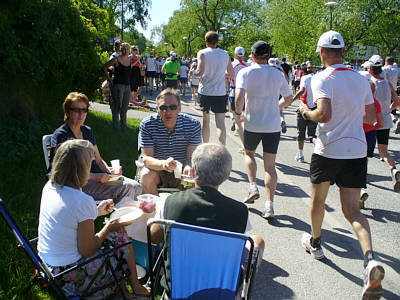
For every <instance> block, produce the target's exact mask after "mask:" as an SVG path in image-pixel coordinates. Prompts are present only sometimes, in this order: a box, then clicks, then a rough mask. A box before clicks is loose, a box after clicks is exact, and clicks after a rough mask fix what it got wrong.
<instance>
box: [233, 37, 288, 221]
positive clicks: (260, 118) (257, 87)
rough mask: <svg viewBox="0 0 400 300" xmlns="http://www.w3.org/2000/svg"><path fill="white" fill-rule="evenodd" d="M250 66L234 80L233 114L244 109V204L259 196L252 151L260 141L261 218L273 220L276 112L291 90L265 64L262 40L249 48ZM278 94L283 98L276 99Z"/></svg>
mask: <svg viewBox="0 0 400 300" xmlns="http://www.w3.org/2000/svg"><path fill="white" fill-rule="evenodd" d="M251 51H252V57H253V62H254V63H253V65H251V66H250V67H247V68H243V69H242V70H240V71H239V73H238V75H237V78H236V89H235V95H236V97H235V100H236V113H237V114H241V113H242V111H243V104H244V102H245V101H246V108H245V110H244V134H243V140H244V149H245V155H244V161H245V165H246V170H247V175H248V177H249V182H250V187H249V193H248V195H247V197H246V198H245V199H244V202H245V203H254V200H255V199H258V198H259V197H260V193H259V191H258V188H257V184H256V179H257V178H256V172H257V164H256V161H255V150H256V148H257V146H258V144H259V143H260V142H261V141H262V145H263V159H264V171H265V189H266V192H267V199H266V201H265V211H264V213H263V217H264V218H266V219H270V218H272V217H274V208H273V200H274V195H275V190H276V186H277V181H278V179H277V174H276V169H275V158H276V153H277V150H278V145H279V139H280V135H281V127H280V110H281V108H283V107H286V106H288V105H290V103H292V102H293V98H292V91H291V90H290V87H289V85H288V83H287V81H286V79H285V76H284V75H283V74H282V73H281V72H280V71H279V70H277V69H276V68H273V67H271V66H269V65H268V64H267V61H268V57H269V55H270V53H271V47H270V46H269V45H268V44H267V43H266V42H263V41H258V42H256V43H255V44H254V45H253V46H252V47H251ZM279 95H282V97H283V98H281V100H279Z"/></svg>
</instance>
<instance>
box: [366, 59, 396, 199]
mask: <svg viewBox="0 0 400 300" xmlns="http://www.w3.org/2000/svg"><path fill="white" fill-rule="evenodd" d="M369 62H370V63H371V66H370V68H369V72H370V74H371V82H373V83H374V84H375V92H374V97H375V99H376V100H377V101H378V102H379V104H380V105H381V109H382V114H383V120H384V124H383V127H382V128H380V129H378V130H377V131H376V140H377V141H378V151H379V155H380V157H381V158H382V159H383V160H384V161H385V162H386V164H387V165H388V166H389V168H390V173H391V175H392V179H393V190H394V191H395V192H396V193H398V192H400V171H399V170H397V169H396V162H395V160H394V159H393V157H392V156H391V155H390V154H389V153H388V151H387V150H388V145H389V134H390V128H392V127H393V121H392V117H391V114H390V112H391V111H393V110H394V109H396V108H397V107H399V105H400V100H399V97H398V96H397V93H396V92H395V90H394V89H393V86H392V85H391V84H390V82H389V81H388V80H386V79H384V78H383V76H384V74H383V72H382V63H381V57H380V56H379V55H373V56H372V57H371V58H370V59H369Z"/></svg>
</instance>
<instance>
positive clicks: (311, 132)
mask: <svg viewBox="0 0 400 300" xmlns="http://www.w3.org/2000/svg"><path fill="white" fill-rule="evenodd" d="M302 71H303V74H305V75H303V76H301V79H300V89H299V91H298V92H297V94H296V95H295V96H294V97H293V100H297V99H298V98H300V100H301V102H300V106H301V103H304V104H305V105H307V107H308V108H309V109H311V110H313V109H315V108H316V105H315V104H314V102H313V95H312V90H311V78H312V76H313V73H312V72H311V68H309V67H306V66H304V67H303V68H302ZM316 129H317V123H316V122H314V121H311V120H306V119H304V118H303V116H302V115H301V113H300V107H299V109H298V110H297V146H298V148H299V150H298V153H297V154H296V156H295V158H294V159H295V160H297V161H298V162H302V163H303V162H304V154H303V148H304V140H305V139H306V130H307V135H308V137H309V138H310V142H312V143H314V140H315V138H316V135H315V130H316Z"/></svg>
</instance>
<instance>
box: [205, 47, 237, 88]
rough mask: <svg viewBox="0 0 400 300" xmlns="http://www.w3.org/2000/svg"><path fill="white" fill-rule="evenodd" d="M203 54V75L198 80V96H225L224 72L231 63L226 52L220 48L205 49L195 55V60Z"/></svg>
mask: <svg viewBox="0 0 400 300" xmlns="http://www.w3.org/2000/svg"><path fill="white" fill-rule="evenodd" d="M201 54H204V59H203V63H204V74H203V76H201V78H200V83H199V94H202V95H207V96H225V95H226V88H225V71H226V69H227V67H228V64H230V63H231V60H230V58H229V55H228V52H226V51H225V50H222V49H220V48H209V47H208V48H205V49H202V50H200V51H199V52H198V53H197V59H198V60H200V55H201Z"/></svg>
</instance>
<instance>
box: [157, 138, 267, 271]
mask: <svg viewBox="0 0 400 300" xmlns="http://www.w3.org/2000/svg"><path fill="white" fill-rule="evenodd" d="M192 165H193V174H194V177H195V187H194V188H192V189H189V190H186V191H181V192H178V193H174V194H172V195H170V196H169V197H168V198H167V199H166V201H165V205H164V208H161V209H160V210H159V214H158V215H156V218H160V219H168V220H174V221H177V222H180V223H185V224H190V225H196V226H202V227H209V228H213V229H220V230H226V231H233V232H238V233H246V232H248V231H249V230H250V229H251V224H250V220H249V212H248V210H247V207H246V205H245V204H243V203H241V202H239V201H236V200H234V199H232V198H229V197H227V196H224V195H222V194H221V193H220V192H219V191H218V187H219V186H220V185H221V184H222V183H223V182H224V181H225V180H226V179H228V177H229V174H230V172H231V169H232V156H231V155H230V153H229V152H228V150H227V149H226V148H225V147H224V146H223V145H220V144H212V143H206V144H202V145H200V146H199V147H197V149H196V150H195V151H194V153H193V157H192ZM151 237H152V241H153V242H154V243H160V242H161V241H162V240H163V238H164V232H163V230H162V229H161V227H160V226H158V225H157V224H154V225H152V227H151ZM250 237H251V238H252V239H253V241H254V254H253V258H257V257H258V260H257V264H256V265H257V267H258V266H259V265H260V263H261V261H262V255H263V251H264V240H263V238H262V237H260V236H258V235H251V236H250ZM246 248H247V247H246ZM166 257H168V255H167V256H166ZM166 266H167V268H168V266H169V262H168V258H167V261H166Z"/></svg>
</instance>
